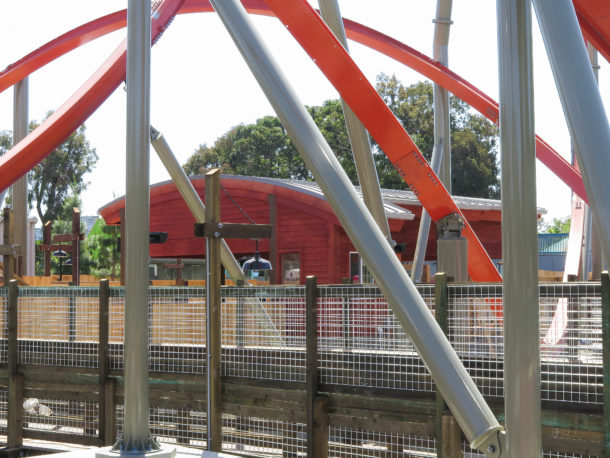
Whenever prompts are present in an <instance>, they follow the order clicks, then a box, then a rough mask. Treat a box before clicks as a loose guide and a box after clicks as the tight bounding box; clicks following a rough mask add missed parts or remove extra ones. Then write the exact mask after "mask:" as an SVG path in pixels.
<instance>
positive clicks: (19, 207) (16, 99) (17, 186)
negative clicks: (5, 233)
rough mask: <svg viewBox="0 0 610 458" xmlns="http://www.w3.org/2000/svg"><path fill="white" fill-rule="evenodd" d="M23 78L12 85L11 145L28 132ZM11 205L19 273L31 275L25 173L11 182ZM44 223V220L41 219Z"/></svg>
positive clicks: (26, 88) (25, 82) (26, 96)
mask: <svg viewBox="0 0 610 458" xmlns="http://www.w3.org/2000/svg"><path fill="white" fill-rule="evenodd" d="M28 81H29V80H28V78H27V77H26V78H24V79H22V80H21V81H19V82H18V83H16V84H15V86H14V93H13V145H16V144H17V143H19V142H20V141H21V140H22V139H24V138H25V137H26V136H27V134H28V122H29V119H28V118H29V116H28V103H29V84H28ZM12 206H13V211H14V212H15V213H14V215H15V227H14V230H15V244H16V245H19V246H21V254H20V255H19V257H20V258H21V263H20V266H21V268H20V270H18V273H19V275H33V267H34V266H30V269H28V259H29V256H30V254H29V253H28V249H29V246H28V243H27V241H28V175H27V173H26V174H25V175H23V176H22V177H21V178H19V179H18V180H17V181H16V182H15V183H14V184H13V196H12ZM42 222H43V223H44V221H42Z"/></svg>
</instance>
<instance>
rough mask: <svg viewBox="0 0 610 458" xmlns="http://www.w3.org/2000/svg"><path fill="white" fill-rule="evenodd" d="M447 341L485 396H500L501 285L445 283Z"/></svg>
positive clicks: (501, 346) (501, 372) (501, 375)
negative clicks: (447, 324)
mask: <svg viewBox="0 0 610 458" xmlns="http://www.w3.org/2000/svg"><path fill="white" fill-rule="evenodd" d="M447 292H448V301H449V303H448V308H449V340H450V342H451V344H452V345H453V348H454V349H455V351H456V352H457V354H458V356H459V357H460V359H461V360H462V363H463V364H464V366H465V367H466V369H467V370H468V372H469V373H470V376H471V377H472V379H473V380H474V382H475V383H476V385H477V386H478V387H479V390H480V391H481V393H482V394H483V395H484V396H492V397H501V396H503V395H504V393H503V392H504V384H503V363H502V360H503V357H504V355H503V328H502V326H503V325H502V319H501V317H502V287H501V285H458V284H456V285H451V284H450V285H448V288H447Z"/></svg>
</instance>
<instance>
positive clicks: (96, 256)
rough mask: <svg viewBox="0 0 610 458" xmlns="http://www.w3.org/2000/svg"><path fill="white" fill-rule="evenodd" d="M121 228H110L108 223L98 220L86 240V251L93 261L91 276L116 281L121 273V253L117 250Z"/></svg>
mask: <svg viewBox="0 0 610 458" xmlns="http://www.w3.org/2000/svg"><path fill="white" fill-rule="evenodd" d="M120 235H121V228H120V227H119V226H108V225H107V224H106V222H105V221H104V220H103V219H102V218H100V219H98V220H97V221H96V222H95V224H94V225H93V227H92V228H91V231H90V232H89V234H88V235H87V238H86V240H85V246H84V251H86V252H87V253H88V254H89V256H91V258H92V260H93V265H92V266H91V274H93V275H95V276H97V277H100V278H104V277H110V279H111V280H114V279H115V278H116V276H117V275H118V274H119V272H120V261H121V259H120V253H119V250H118V249H117V246H118V240H119V236H120Z"/></svg>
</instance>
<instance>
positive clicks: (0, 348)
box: [0, 287, 8, 364]
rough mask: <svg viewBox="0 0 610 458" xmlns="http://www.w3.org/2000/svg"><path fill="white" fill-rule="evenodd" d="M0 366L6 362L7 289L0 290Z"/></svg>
mask: <svg viewBox="0 0 610 458" xmlns="http://www.w3.org/2000/svg"><path fill="white" fill-rule="evenodd" d="M0 320H1V321H0V364H6V363H7V362H8V288H5V287H2V288H0Z"/></svg>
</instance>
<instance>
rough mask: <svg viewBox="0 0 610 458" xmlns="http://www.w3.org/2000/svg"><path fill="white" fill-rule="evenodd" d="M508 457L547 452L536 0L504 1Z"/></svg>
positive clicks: (501, 8)
mask: <svg viewBox="0 0 610 458" xmlns="http://www.w3.org/2000/svg"><path fill="white" fill-rule="evenodd" d="M496 4H497V13H498V66H499V69H498V71H499V75H500V76H499V83H500V149H501V152H502V257H503V262H504V272H503V275H502V277H503V296H504V300H503V303H504V349H505V350H504V396H505V401H504V405H505V408H504V410H505V413H506V422H505V425H506V433H507V452H508V453H507V456H509V457H514V458H517V457H540V456H541V454H542V453H541V451H542V440H541V428H540V343H539V339H540V337H539V323H538V309H539V305H538V260H537V257H536V256H532V253H537V251H538V238H537V227H536V221H537V210H536V149H535V132H534V111H533V110H534V91H533V83H532V81H533V63H532V12H531V4H530V0H498V1H497V3H496Z"/></svg>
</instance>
